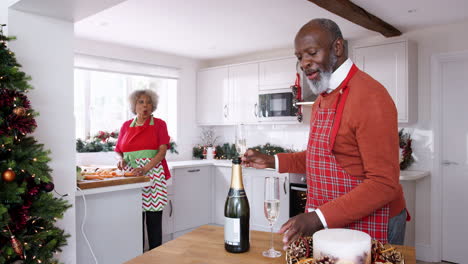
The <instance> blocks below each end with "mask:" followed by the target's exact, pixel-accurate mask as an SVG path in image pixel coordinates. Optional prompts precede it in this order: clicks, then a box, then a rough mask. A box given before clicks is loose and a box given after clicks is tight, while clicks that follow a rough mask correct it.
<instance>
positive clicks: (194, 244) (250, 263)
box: [125, 225, 416, 264]
mask: <svg viewBox="0 0 468 264" xmlns="http://www.w3.org/2000/svg"><path fill="white" fill-rule="evenodd" d="M251 236H252V237H251V238H250V240H251V244H250V250H249V251H248V252H246V253H241V254H232V253H228V252H227V251H226V250H224V231H223V228H222V227H219V226H211V225H205V226H201V227H199V228H197V229H196V230H194V231H192V232H190V233H187V234H185V235H183V236H181V237H178V238H176V239H174V240H172V241H169V242H167V243H166V244H164V245H162V246H160V247H158V248H155V249H153V250H151V251H148V252H146V253H145V254H143V255H141V256H138V257H136V258H134V259H131V260H129V261H127V262H125V263H126V264H154V263H171V264H192V263H193V264H195V263H196V264H220V263H228V264H231V263H232V264H262V263H265V264H285V263H286V260H285V253H284V251H283V250H281V252H282V254H283V255H282V256H281V257H279V258H275V259H271V258H266V257H263V256H262V251H264V250H266V249H268V248H269V246H270V242H269V241H270V233H267V232H261V231H252V232H251ZM281 239H282V235H280V234H274V246H275V249H276V250H279V249H281V248H282V243H281ZM397 248H398V250H400V251H401V252H402V253H403V255H404V257H405V264H416V260H415V252H414V248H412V247H405V246H397Z"/></svg>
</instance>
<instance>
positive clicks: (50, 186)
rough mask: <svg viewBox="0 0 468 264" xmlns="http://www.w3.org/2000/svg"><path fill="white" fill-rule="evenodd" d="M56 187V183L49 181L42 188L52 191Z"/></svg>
mask: <svg viewBox="0 0 468 264" xmlns="http://www.w3.org/2000/svg"><path fill="white" fill-rule="evenodd" d="M54 187H55V186H54V183H52V182H49V183H46V184H44V186H43V187H42V188H43V190H44V191H46V192H51V191H52V190H53V189H54Z"/></svg>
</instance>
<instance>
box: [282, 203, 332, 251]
mask: <svg viewBox="0 0 468 264" xmlns="http://www.w3.org/2000/svg"><path fill="white" fill-rule="evenodd" d="M321 229H323V224H322V221H320V218H319V217H318V215H317V213H316V212H310V213H302V214H299V215H296V216H294V217H293V218H290V219H289V220H288V221H287V222H286V223H284V224H283V226H281V229H280V231H279V232H280V233H281V234H284V236H283V244H284V245H283V249H284V250H286V249H287V248H288V245H289V243H291V242H292V241H294V240H296V239H297V238H298V237H300V236H311V235H313V234H314V233H315V232H317V231H319V230H321Z"/></svg>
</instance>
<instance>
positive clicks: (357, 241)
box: [312, 228, 371, 264]
mask: <svg viewBox="0 0 468 264" xmlns="http://www.w3.org/2000/svg"><path fill="white" fill-rule="evenodd" d="M312 239H313V254H314V259H315V260H316V261H317V260H321V259H324V258H325V259H327V258H328V259H330V260H332V262H333V263H336V264H338V263H343V264H345V263H346V264H361V263H362V264H370V263H371V237H370V236H369V235H368V234H366V233H364V232H361V231H356V230H351V229H341V228H336V229H324V230H320V231H318V232H316V233H315V234H314V235H313V237H312Z"/></svg>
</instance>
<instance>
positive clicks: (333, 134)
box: [330, 64, 358, 150]
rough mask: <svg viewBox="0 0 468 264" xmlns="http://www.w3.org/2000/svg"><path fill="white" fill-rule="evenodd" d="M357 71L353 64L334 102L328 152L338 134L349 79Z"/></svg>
mask: <svg viewBox="0 0 468 264" xmlns="http://www.w3.org/2000/svg"><path fill="white" fill-rule="evenodd" d="M357 70H358V68H357V67H356V65H355V64H353V66H351V69H350V70H349V73H348V75H347V76H346V78H345V79H344V81H343V83H342V85H343V86H344V87H343V89H341V91H340V95H339V96H338V98H337V99H336V102H335V109H336V115H335V121H334V122H333V128H332V132H331V137H330V150H332V149H333V146H334V145H335V139H336V135H337V134H338V129H339V128H340V124H341V117H342V116H343V110H344V106H345V103H346V99H347V98H348V94H349V88H348V82H349V80H351V78H352V77H353V76H354V74H355V73H356V72H357ZM338 101H339V102H338ZM337 105H338V106H337Z"/></svg>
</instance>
